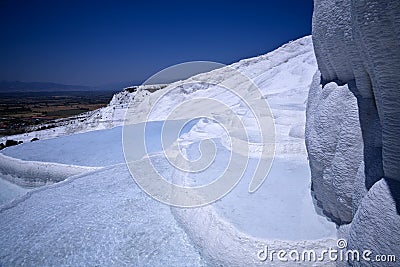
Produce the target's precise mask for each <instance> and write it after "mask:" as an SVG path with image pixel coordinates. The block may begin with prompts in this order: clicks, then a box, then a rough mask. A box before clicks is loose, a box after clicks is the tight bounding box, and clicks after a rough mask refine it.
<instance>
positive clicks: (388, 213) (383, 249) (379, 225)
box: [348, 179, 400, 266]
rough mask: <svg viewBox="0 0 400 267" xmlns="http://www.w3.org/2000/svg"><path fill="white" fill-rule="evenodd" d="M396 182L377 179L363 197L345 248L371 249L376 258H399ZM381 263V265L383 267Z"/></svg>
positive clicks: (399, 192)
mask: <svg viewBox="0 0 400 267" xmlns="http://www.w3.org/2000/svg"><path fill="white" fill-rule="evenodd" d="M399 196H400V183H399V182H397V181H395V180H392V179H381V180H380V181H379V182H377V183H375V184H374V186H373V187H372V188H371V189H370V190H369V191H368V194H367V195H366V196H365V197H364V198H363V200H362V203H361V204H360V206H359V207H358V211H357V213H356V215H355V216H354V220H353V222H352V223H351V228H350V236H349V240H348V244H349V247H348V248H349V249H353V250H354V249H356V250H358V251H364V250H371V251H372V255H371V259H374V257H375V256H376V255H396V257H397V259H398V257H399V239H398V236H399V233H400V224H399V221H400V215H399V211H400V197H399ZM381 264H382V265H377V263H376V262H372V261H371V262H368V261H360V262H353V263H352V265H353V266H399V265H398V264H399V263H396V262H385V263H381ZM383 264H384V265H383Z"/></svg>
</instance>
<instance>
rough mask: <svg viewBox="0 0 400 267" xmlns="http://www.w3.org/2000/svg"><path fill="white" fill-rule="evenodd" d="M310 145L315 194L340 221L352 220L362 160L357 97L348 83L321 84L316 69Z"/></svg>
mask: <svg viewBox="0 0 400 267" xmlns="http://www.w3.org/2000/svg"><path fill="white" fill-rule="evenodd" d="M306 145H307V149H308V155H309V159H310V167H311V179H312V184H313V191H314V196H315V197H316V199H317V200H318V202H317V203H318V204H319V206H321V208H322V209H323V210H324V212H325V214H326V215H327V216H328V217H329V218H330V219H332V220H333V221H335V222H336V223H338V224H342V223H346V222H351V219H352V194H353V182H354V177H355V176H356V174H357V171H358V167H359V165H360V162H361V161H362V147H363V146H362V138H361V130H360V124H359V121H358V109H357V101H356V98H355V97H354V96H353V94H352V93H351V92H350V91H349V89H348V87H347V85H344V86H337V85H336V84H335V83H329V84H327V85H326V86H325V87H324V88H322V86H321V85H320V74H319V72H317V73H316V75H315V76H314V81H313V83H312V85H311V88H310V91H309V98H308V105H307V122H306Z"/></svg>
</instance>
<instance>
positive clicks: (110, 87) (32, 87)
mask: <svg viewBox="0 0 400 267" xmlns="http://www.w3.org/2000/svg"><path fill="white" fill-rule="evenodd" d="M130 85H132V83H128V82H121V83H114V84H107V85H101V86H84V85H67V84H59V83H49V82H20V81H0V93H10V92H13V93H19V92H21V93H24V92H57V91H64V92H65V91H69V92H73V91H120V90H122V89H123V88H124V87H127V86H130Z"/></svg>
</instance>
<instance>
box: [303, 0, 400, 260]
mask: <svg viewBox="0 0 400 267" xmlns="http://www.w3.org/2000/svg"><path fill="white" fill-rule="evenodd" d="M314 7H315V9H314V16H313V42H314V49H315V54H316V57H317V62H318V68H319V70H320V72H321V84H322V85H325V87H324V88H323V89H322V88H321V87H320V90H322V91H324V90H332V91H334V92H331V93H330V94H335V93H336V94H338V92H340V91H341V90H343V88H344V87H345V86H346V87H347V88H348V90H347V93H349V92H350V91H351V92H352V93H353V94H354V96H355V97H356V99H357V105H356V104H355V102H354V101H353V102H351V103H349V102H346V101H345V98H344V97H343V96H342V97H338V98H336V99H335V100H332V101H331V102H330V103H329V104H326V103H327V99H328V98H323V97H322V98H320V99H319V100H318V102H319V103H318V105H319V107H320V109H318V108H316V104H315V103H314V102H313V101H314V100H313V99H315V98H318V97H319V96H318V95H317V96H312V97H310V99H309V110H308V112H307V115H308V118H307V120H308V123H307V127H306V128H307V129H306V139H307V148H308V151H309V153H310V166H311V169H312V173H313V181H314V183H313V186H314V192H315V195H316V197H317V198H319V201H320V204H321V206H322V208H323V209H324V210H325V212H326V213H328V214H333V216H335V213H334V212H333V211H332V210H335V209H336V210H337V211H338V214H337V215H339V218H340V219H341V220H342V221H348V220H349V219H350V220H351V219H352V216H354V218H353V221H352V223H351V227H350V231H349V235H350V240H349V247H350V248H352V249H366V248H368V249H371V250H373V251H374V253H375V254H377V253H379V254H385V253H386V254H396V255H400V248H399V246H398V244H399V243H400V229H399V228H398V222H399V219H400V215H399V214H400V211H399V208H398V207H399V204H400V201H399V196H400V191H399V190H398V188H399V183H400V164H399V155H400V138H399V132H400V101H399V99H400V90H399V88H400V74H399V73H400V72H399V70H400V38H399V36H400V2H399V1H398V0H363V1H361V0H344V1H329V0H315V1H314ZM330 82H336V83H337V85H331V84H330ZM339 85H345V86H339ZM313 90H314V94H318V93H315V89H313V88H311V91H310V96H311V95H312V94H313V93H312V91H313ZM324 104H326V105H325V106H324ZM343 104H344V105H345V108H343V109H336V114H333V113H329V111H332V110H334V107H333V106H335V105H343ZM355 108H358V112H359V124H360V126H361V132H362V141H363V146H364V148H363V151H362V154H363V161H354V157H356V158H357V157H358V156H359V154H360V152H358V153H357V152H354V153H353V154H352V153H347V154H338V153H337V152H336V150H335V155H338V157H337V158H336V160H334V161H331V163H330V162H329V161H330V157H331V153H329V152H327V151H330V150H329V147H324V149H325V150H320V151H318V148H319V147H320V146H321V147H322V145H320V143H321V140H322V142H323V143H324V142H325V143H324V144H328V143H329V142H333V143H329V144H336V143H337V140H338V139H339V138H346V137H345V136H343V135H342V133H341V132H338V131H335V129H336V127H333V128H332V127H331V128H329V127H327V126H329V125H331V124H329V123H326V120H329V119H333V120H338V121H339V118H340V119H342V120H344V121H347V120H348V119H349V113H348V110H349V109H355ZM313 113H314V114H313ZM320 114H326V115H327V116H328V118H327V119H326V120H323V119H320V120H317V119H316V118H317V117H318V116H321V115H320ZM341 123H343V121H341ZM324 127H325V128H324ZM349 127H350V130H351V129H352V131H353V134H354V132H358V131H359V130H360V128H359V125H358V124H356V123H354V124H353V125H349ZM322 128H324V129H325V132H324V133H320V135H317V134H315V131H317V129H322ZM332 129H333V131H332ZM321 136H324V137H323V138H322V139H320V140H318V138H321ZM347 138H348V137H347ZM339 157H341V159H340V160H339V161H342V162H349V161H350V162H352V163H353V164H354V166H352V168H351V169H342V171H343V172H341V173H340V174H333V176H332V177H331V176H330V175H329V174H327V173H325V172H321V169H324V168H326V169H329V168H335V167H337V166H339V165H338V164H337V161H338V158H339ZM326 164H327V165H326ZM355 170H356V172H354V171H355ZM339 177H340V178H339ZM338 182H339V183H341V186H337V185H338ZM351 184H353V193H350V194H351V198H346V200H348V201H345V202H344V204H343V203H339V202H340V201H336V200H339V197H340V195H341V194H348V193H349V191H348V185H351ZM330 190H333V192H331V191H330ZM343 190H345V192H343ZM335 198H337V199H335ZM335 201H336V202H337V203H336V204H335ZM351 202H352V204H351V205H352V206H353V212H352V213H353V215H351V213H350V212H349V207H350V206H349V205H348V204H350V203H351ZM339 211H341V212H342V213H343V214H339ZM357 264H361V265H362V266H366V264H367V263H366V262H362V263H357ZM357 264H355V265H356V266H358V265H357ZM369 264H371V266H372V265H373V264H374V262H369ZM361 265H360V266H361ZM387 266H389V265H387Z"/></svg>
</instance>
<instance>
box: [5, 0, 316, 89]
mask: <svg viewBox="0 0 400 267" xmlns="http://www.w3.org/2000/svg"><path fill="white" fill-rule="evenodd" d="M312 8H313V2H312V0H277V1H268V0H264V1H251V0H247V1H234V0H232V1H217V0H215V1H207V0H204V1H160V2H158V1H150V0H148V1H143V2H138V1H101V0H99V1H84V0H81V1H75V0H70V1H61V0H60V1H55V0H51V1H47V0H43V1H35V0H31V1H21V0H0V36H1V37H0V38H1V41H0V80H19V81H27V82H29V81H40V82H58V83H65V84H82V85H92V86H96V85H102V84H107V83H117V82H128V81H131V82H134V83H140V82H141V81H143V80H144V79H146V78H148V77H150V76H151V75H153V74H155V73H156V72H157V71H160V70H162V69H163V68H165V67H168V66H171V65H174V64H177V63H182V62H186V61H193V60H210V61H216V62H220V63H224V64H229V63H233V62H236V61H238V60H240V59H243V58H248V57H253V56H257V55H261V54H265V53H267V52H269V51H271V50H273V49H275V48H277V47H279V46H280V45H282V44H284V43H286V42H288V41H290V40H295V39H297V38H299V37H302V36H305V35H309V34H311V16H312Z"/></svg>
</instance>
